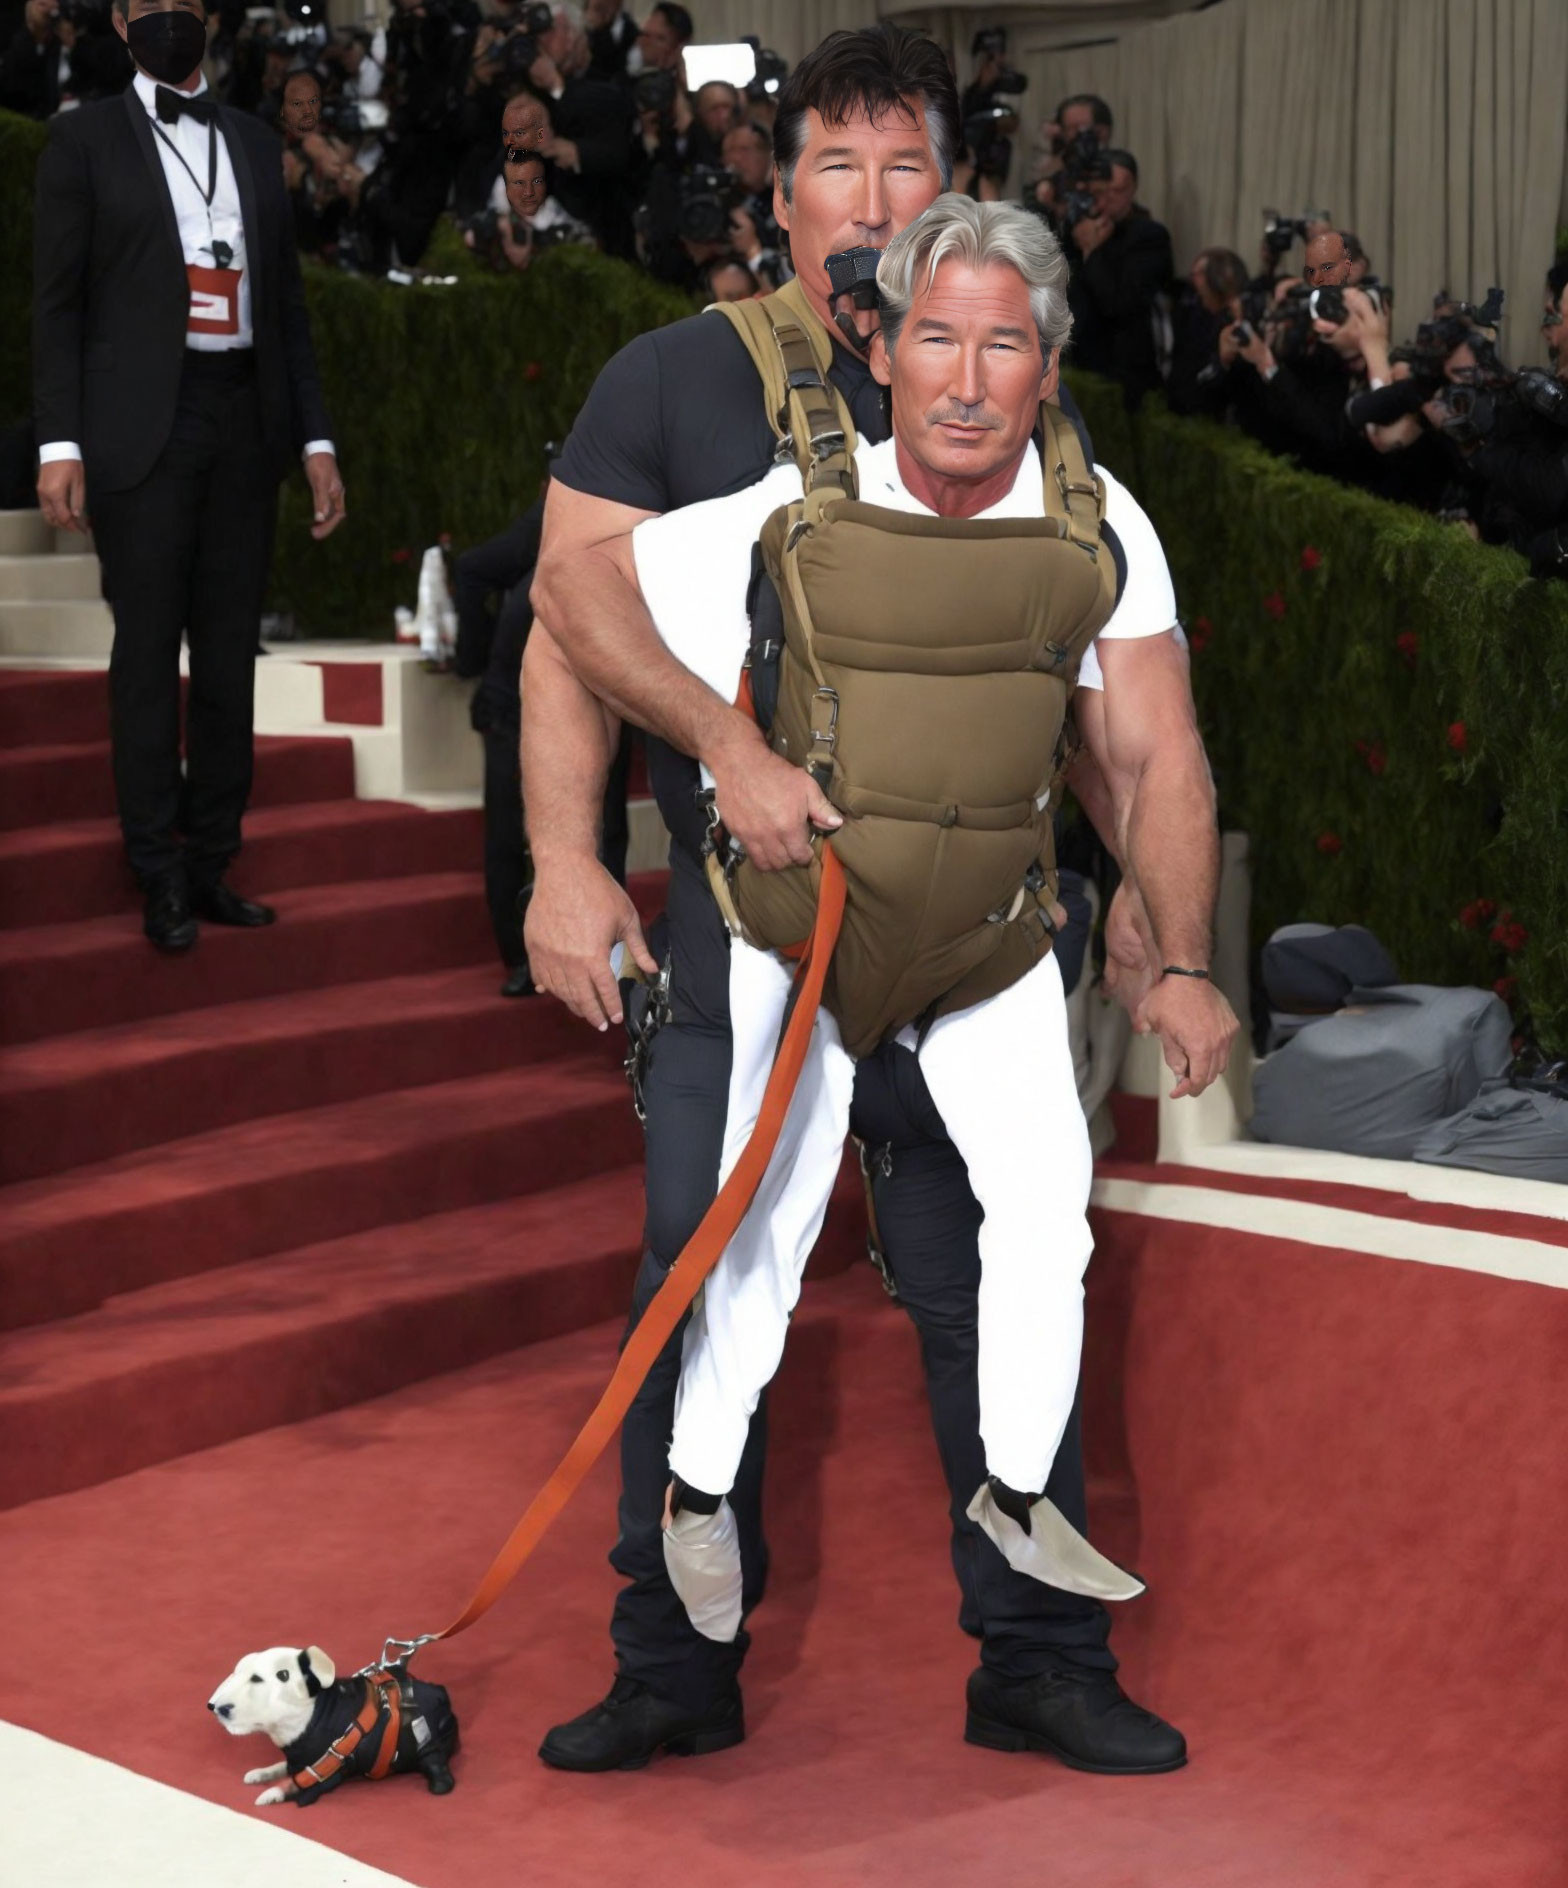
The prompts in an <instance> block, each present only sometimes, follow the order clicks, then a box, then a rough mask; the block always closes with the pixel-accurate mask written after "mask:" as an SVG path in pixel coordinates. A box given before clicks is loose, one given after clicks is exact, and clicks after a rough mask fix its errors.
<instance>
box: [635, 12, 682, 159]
mask: <svg viewBox="0 0 1568 1888" xmlns="http://www.w3.org/2000/svg"><path fill="white" fill-rule="evenodd" d="M692 32H693V27H692V20H691V15H690V14H689V13H688V12H687V11H686V9H685V7H683V6H677V5H675V4H674V3H673V0H660V4H659V5H657V6H656V7H654V8H652V10H651V11H650V12H649V14H648V17H647V19H646V20H644V22H643V27H642V31H641V32H640V33H639V34H638V35H637V47H636V56H635V64H636V67H637V70H636V74H635V76H634V77H633V79H632V85H631V92H632V102H633V104H634V105H635V106H636V109H637V125H638V135H639V138H640V139H641V142H642V148H643V156H644V158H645V159H646V160H647V162H648V163H650V164H654V165H661V166H667V167H669V168H672V169H679V168H680V165H681V161H682V149H681V141H682V140H683V139H684V138H685V137H686V134H687V133H688V132H689V131H690V130H691V127H692V122H693V121H692V110H691V100H690V99H689V98H688V97H687V96H686V76H685V67H684V66H683V65H682V63H681V61H682V59H683V57H684V55H685V52H686V48H687V47H688V46H689V45H690V44H691V38H692ZM628 69H629V68H628Z"/></svg>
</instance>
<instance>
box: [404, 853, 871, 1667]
mask: <svg viewBox="0 0 1568 1888" xmlns="http://www.w3.org/2000/svg"><path fill="white" fill-rule="evenodd" d="M843 919H844V868H843V866H842V865H840V864H839V861H838V858H837V856H836V854H835V853H834V851H833V848H832V846H831V845H824V846H823V848H822V882H821V885H820V887H819V889H818V893H817V916H816V923H815V925H814V927H813V929H812V933H811V937H810V939H809V941H808V943H807V945H806V948H805V951H804V953H803V954H802V957H801V960H800V965H799V968H798V969H797V970H796V973H795V985H794V992H793V997H794V1008H793V1009H792V1010H791V1011H790V1013H789V1018H788V1020H787V1022H786V1023H785V1025H784V1031H783V1035H782V1036H781V1038H780V1040H779V1047H778V1053H777V1054H776V1055H775V1056H774V1058H773V1067H772V1070H771V1071H770V1072H769V1075H768V1082H767V1087H766V1088H765V1089H764V1090H763V1095H762V1106H761V1108H760V1110H759V1112H758V1115H757V1125H756V1127H755V1128H753V1130H752V1133H751V1138H750V1139H749V1140H748V1141H747V1143H746V1145H745V1148H744V1149H743V1150H742V1153H741V1156H740V1159H739V1160H737V1161H736V1163H735V1165H734V1167H733V1168H732V1170H731V1172H730V1176H729V1178H728V1179H727V1180H726V1181H725V1182H724V1185H723V1186H722V1187H721V1188H720V1189H719V1193H718V1197H717V1198H716V1199H715V1200H714V1202H713V1204H712V1205H711V1206H710V1207H709V1208H708V1210H707V1212H706V1213H705V1214H704V1215H703V1218H702V1223H701V1225H699V1226H698V1228H697V1230H696V1231H695V1232H694V1233H693V1234H692V1236H691V1238H690V1240H689V1241H688V1242H687V1245H686V1249H685V1251H684V1252H682V1253H681V1255H680V1257H679V1258H678V1259H677V1260H676V1261H675V1263H674V1264H673V1265H672V1266H671V1267H670V1269H669V1272H668V1274H667V1275H666V1277H665V1280H664V1283H663V1284H662V1285H661V1286H660V1287H659V1289H658V1291H657V1292H656V1293H655V1294H654V1296H653V1299H652V1301H651V1303H650V1304H649V1306H648V1309H647V1310H646V1311H645V1312H644V1313H643V1315H642V1318H641V1321H640V1322H639V1323H638V1325H637V1328H636V1329H635V1330H634V1331H633V1332H632V1334H631V1336H630V1337H629V1338H628V1339H627V1340H626V1345H625V1348H624V1349H623V1350H622V1352H621V1355H620V1360H619V1362H618V1363H617V1364H616V1366H615V1373H614V1375H613V1376H612V1377H611V1378H610V1382H609V1386H608V1388H607V1389H606V1390H605V1392H604V1395H603V1396H601V1397H600V1399H599V1404H598V1407H597V1408H596V1409H595V1410H594V1412H593V1414H592V1415H591V1416H590V1417H589V1418H588V1420H587V1422H586V1423H584V1424H583V1426H582V1429H581V1430H580V1432H579V1433H578V1436H577V1440H576V1441H575V1442H574V1443H573V1444H572V1446H571V1448H570V1449H568V1450H567V1452H566V1454H565V1456H564V1457H563V1458H562V1461H561V1464H560V1466H559V1467H558V1468H557V1469H556V1471H555V1473H554V1474H553V1475H552V1476H551V1477H550V1479H549V1481H547V1482H546V1483H545V1485H544V1487H543V1488H541V1489H540V1491H539V1493H538V1494H537V1495H535V1497H534V1499H533V1501H532V1502H531V1503H530V1504H529V1507H528V1509H527V1511H526V1512H525V1513H524V1515H523V1518H522V1519H521V1520H520V1521H519V1522H518V1523H517V1526H516V1527H515V1528H513V1530H512V1533H511V1536H510V1538H509V1539H508V1540H507V1542H506V1545H505V1546H504V1547H503V1548H502V1549H501V1551H500V1553H499V1554H497V1555H496V1557H495V1559H494V1560H493V1561H492V1562H491V1564H490V1569H489V1571H488V1572H487V1573H486V1574H485V1577H484V1578H483V1579H482V1580H481V1581H480V1583H479V1587H478V1590H477V1591H476V1592H475V1594H474V1596H473V1598H472V1599H471V1600H470V1601H469V1602H468V1604H467V1605H466V1606H465V1607H464V1608H463V1610H462V1612H461V1613H459V1614H458V1616H457V1618H456V1619H455V1620H453V1622H452V1624H451V1625H450V1626H448V1627H446V1628H445V1630H444V1631H442V1632H438V1633H434V1634H432V1635H431V1637H432V1639H433V1640H434V1639H450V1638H452V1637H453V1636H454V1635H455V1634H456V1633H459V1632H463V1631H466V1630H467V1628H468V1627H469V1626H471V1625H473V1623H474V1621H475V1620H476V1619H480V1618H482V1617H483V1616H484V1614H485V1613H487V1612H488V1611H489V1610H490V1608H491V1607H492V1606H493V1605H494V1604H495V1603H496V1601H497V1600H498V1599H499V1598H500V1597H501V1595H502V1593H504V1592H505V1590H506V1588H507V1587H508V1586H509V1585H510V1584H511V1582H512V1581H513V1579H515V1577H516V1575H517V1573H518V1570H519V1569H520V1568H521V1567H522V1565H523V1563H524V1561H526V1560H527V1558H528V1556H529V1555H530V1554H531V1553H532V1552H533V1551H534V1549H535V1548H536V1547H537V1546H538V1545H539V1542H540V1541H541V1540H542V1539H543V1538H544V1535H545V1532H546V1530H547V1529H548V1528H549V1526H550V1523H551V1522H552V1521H553V1520H554V1519H555V1517H556V1516H557V1515H558V1514H559V1513H560V1512H561V1510H562V1509H563V1508H564V1507H565V1506H566V1504H567V1502H568V1501H569V1500H570V1499H571V1497H572V1495H573V1494H574V1493H575V1492H576V1490H577V1488H578V1487H579V1486H580V1485H581V1483H582V1481H583V1479H584V1477H585V1476H586V1475H587V1473H588V1471H589V1470H590V1469H591V1468H592V1467H593V1465H594V1463H595V1462H597V1461H598V1459H599V1457H600V1456H601V1455H602V1454H603V1453H604V1449H605V1445H606V1444H607V1443H608V1442H609V1440H610V1438H611V1437H612V1436H613V1435H614V1434H615V1432H616V1430H617V1429H618V1428H619V1427H620V1424H621V1420H622V1418H623V1417H624V1416H625V1414H626V1412H627V1410H628V1409H630V1408H631V1404H632V1399H633V1397H635V1396H636V1394H637V1392H638V1391H639V1390H640V1389H641V1388H642V1385H643V1380H644V1378H645V1377H646V1376H647V1374H648V1372H649V1371H650V1370H651V1369H652V1368H653V1365H654V1361H655V1359H656V1358H657V1357H658V1355H659V1353H660V1351H662V1350H663V1349H664V1346H665V1344H666V1343H667V1342H668V1341H669V1338H670V1336H671V1335H672V1333H673V1332H674V1330H675V1328H676V1326H677V1325H678V1324H679V1323H680V1321H681V1319H682V1318H683V1317H684V1316H685V1314H686V1311H687V1309H688V1307H689V1306H690V1304H691V1302H692V1300H693V1299H694V1298H695V1297H696V1296H697V1292H698V1289H699V1288H700V1286H701V1284H702V1281H703V1280H704V1279H705V1278H706V1277H707V1276H708V1274H709V1273H710V1272H711V1271H712V1270H713V1268H714V1266H715V1265H717V1264H718V1262H719V1259H720V1257H721V1255H722V1254H723V1251H724V1248H725V1247H726V1246H727V1245H728V1244H729V1242H730V1240H731V1239H732V1238H733V1237H734V1236H735V1232H736V1229H737V1228H738V1227H739V1225H740V1222H741V1221H742V1220H743V1219H744V1218H745V1216H746V1209H747V1208H748V1207H749V1206H750V1205H751V1202H752V1200H753V1199H754V1198H755V1197H756V1192H757V1188H758V1187H759V1186H760V1185H761V1184H762V1176H763V1175H764V1174H765V1173H766V1172H767V1168H768V1162H769V1161H770V1160H771V1159H772V1157H773V1150H774V1148H775V1147H776V1146H777V1145H778V1138H779V1134H780V1131H781V1130H782V1128H783V1126H784V1117H785V1115H786V1114H787V1113H788V1111H789V1104H790V1097H791V1096H792V1095H793V1094H794V1092H795V1085H796V1083H797V1082H798V1081H799V1080H800V1072H801V1069H802V1068H803V1067H804V1065H805V1060H806V1047H807V1044H808V1043H809V1042H810V1040H811V1030H812V1025H813V1024H814V1023H815V1022H816V1018H817V1011H818V1009H819V1008H820V1007H821V1003H822V986H823V982H824V980H825V978H826V977H827V972H828V964H829V962H830V961H831V960H832V956H833V947H834V945H835V944H836V943H837V942H838V934H839V927H840V925H841V924H842V923H843Z"/></svg>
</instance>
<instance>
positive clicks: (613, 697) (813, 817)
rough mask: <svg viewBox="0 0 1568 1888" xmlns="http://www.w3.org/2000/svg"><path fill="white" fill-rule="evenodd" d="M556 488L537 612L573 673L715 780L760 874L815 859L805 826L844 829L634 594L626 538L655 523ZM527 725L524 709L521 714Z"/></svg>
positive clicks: (537, 578)
mask: <svg viewBox="0 0 1568 1888" xmlns="http://www.w3.org/2000/svg"><path fill="white" fill-rule="evenodd" d="M651 515H652V514H651V513H649V512H646V511H638V510H636V509H635V508H634V507H632V506H629V505H620V504H616V503H614V502H613V501H612V500H609V499H603V498H594V497H590V496H589V495H588V494H587V493H585V492H579V491H574V490H573V489H572V488H571V487H570V486H567V485H561V484H559V483H552V485H551V487H550V496H549V499H548V501H547V503H546V505H545V520H544V549H543V552H542V553H541V556H540V559H539V567H538V569H537V571H536V572H535V574H534V584H533V593H532V594H533V602H534V610H535V613H536V614H537V615H538V616H539V617H542V618H543V620H544V621H545V622H547V623H548V624H549V625H550V628H551V633H552V636H553V639H554V642H555V644H556V646H557V648H558V649H559V651H560V653H561V656H562V657H563V659H564V661H565V662H566V664H567V666H568V667H569V668H570V669H571V671H572V673H573V674H574V675H575V676H576V677H577V678H578V679H579V681H581V682H582V683H583V684H585V685H586V687H587V688H588V689H590V690H591V691H592V693H593V694H595V695H597V696H598V698H599V700H600V701H601V702H604V703H605V704H607V705H608V706H609V707H610V708H611V709H613V710H614V712H615V713H616V714H617V715H619V716H620V717H621V719H622V720H625V721H631V722H634V723H635V724H636V725H637V726H638V727H642V728H647V729H649V730H651V731H652V732H653V733H655V734H658V735H662V736H663V738H664V739H665V740H667V741H668V742H669V743H670V745H671V746H672V747H675V748H678V749H679V750H680V751H681V752H682V753H683V754H690V755H692V756H694V757H695V758H696V759H698V760H700V761H702V762H703V763H704V764H705V765H706V766H707V768H708V770H709V771H710V772H711V773H712V775H713V779H714V786H715V795H716V799H717V802H718V807H719V812H720V814H721V816H722V817H723V820H724V823H725V825H726V826H727V827H728V828H729V831H730V833H731V834H732V835H733V837H734V838H736V839H737V840H739V842H740V843H741V845H742V846H743V847H744V848H745V849H746V851H747V853H748V854H749V855H750V857H751V858H752V860H753V862H754V863H755V864H756V865H758V866H759V867H761V868H762V870H764V871H776V870H778V869H779V868H780V867H782V866H786V865H791V864H793V865H807V864H809V863H810V861H811V856H812V853H811V840H810V828H811V826H812V825H813V824H815V825H817V826H820V827H824V828H829V829H831V828H832V827H835V826H838V825H839V824H840V823H841V821H840V817H839V815H838V814H837V813H836V812H835V811H834V810H833V808H832V806H831V805H830V804H829V803H828V801H827V800H826V799H825V798H824V797H823V795H822V793H821V792H820V790H819V789H818V787H817V785H816V783H815V781H813V780H812V778H811V776H810V775H809V774H808V773H807V772H806V771H805V769H804V768H801V767H794V766H791V765H790V764H789V763H788V762H787V761H784V760H781V759H779V757H778V756H776V755H775V754H774V753H773V752H772V751H771V749H770V748H769V747H768V745H767V743H766V742H765V741H764V740H763V738H762V735H761V733H760V731H759V730H758V728H757V726H756V723H755V722H753V721H752V720H751V719H750V718H749V717H748V716H746V715H744V714H742V713H740V711H739V710H738V709H735V708H733V707H731V706H730V704H729V703H728V702H726V701H724V700H723V699H722V698H721V697H720V696H719V695H717V694H715V693H714V691H713V690H712V689H711V688H709V687H708V685H707V684H706V683H705V682H702V681H700V680H699V679H698V678H697V677H696V676H695V675H693V674H692V672H691V670H690V669H688V668H686V667H685V665H684V664H683V663H681V662H679V661H677V660H676V658H675V657H674V656H672V655H671V654H670V652H669V650H668V649H667V648H666V647H665V645H664V643H663V642H662V641H661V639H660V637H659V633H658V630H657V629H656V628H655V627H654V624H653V620H652V618H651V617H650V616H649V614H648V610H647V606H646V605H645V604H644V602H643V599H642V595H641V592H640V591H639V590H638V588H637V571H636V562H635V559H634V557H633V554H632V542H631V534H632V531H633V530H634V529H635V527H636V526H637V525H638V524H639V523H641V521H642V520H643V519H644V518H646V517H649V516H651ZM525 728H526V710H525Z"/></svg>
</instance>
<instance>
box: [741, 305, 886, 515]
mask: <svg viewBox="0 0 1568 1888" xmlns="http://www.w3.org/2000/svg"><path fill="white" fill-rule="evenodd" d="M714 310H715V312H717V313H718V314H721V315H723V316H724V317H725V318H726V319H727V320H728V321H729V323H730V325H731V326H732V327H733V328H734V330H735V332H736V333H737V334H738V335H739V336H740V338H741V342H742V344H743V345H744V347H745V349H746V352H747V353H748V354H749V355H750V356H751V358H752V361H753V363H754V364H755V366H756V369H757V372H758V374H759V375H760V376H761V379H762V389H763V400H764V405H765V408H766V411H767V416H768V425H769V426H770V427H771V428H772V429H773V436H774V438H775V439H776V440H777V441H778V442H779V449H778V455H777V456H778V458H779V459H780V460H781V461H782V460H784V459H793V460H794V461H795V463H796V465H797V466H799V468H800V476H801V479H802V481H803V482H804V484H805V488H806V490H807V491H808V492H812V491H815V490H817V489H818V488H819V487H827V488H829V489H830V490H832V491H833V492H834V493H835V494H838V493H847V494H848V495H849V496H850V497H851V498H853V497H854V496H855V445H856V438H855V422H854V420H853V419H852V418H851V417H850V411H849V406H848V403H847V402H846V401H845V399H844V397H843V395H842V394H841V393H840V392H839V390H838V388H837V387H835V386H834V385H833V383H832V382H831V381H830V380H829V379H828V367H829V365H830V364H831V362H832V359H833V342H832V340H831V339H830V338H829V336H828V333H827V330H826V329H825V328H824V327H823V325H822V322H821V320H820V319H819V318H818V316H817V314H816V311H815V310H814V309H813V308H812V306H811V304H810V303H809V302H808V301H807V300H806V296H805V291H804V290H803V289H802V288H801V286H800V284H799V283H798V282H797V281H790V282H786V283H785V284H784V286H783V288H781V289H777V290H775V292H774V293H773V294H771V295H768V296H766V297H764V299H763V300H761V301H751V302H716V303H715V304H714Z"/></svg>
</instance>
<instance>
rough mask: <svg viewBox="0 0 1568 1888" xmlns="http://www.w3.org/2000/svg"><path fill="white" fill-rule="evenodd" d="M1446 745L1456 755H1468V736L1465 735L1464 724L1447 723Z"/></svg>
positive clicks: (1460, 722)
mask: <svg viewBox="0 0 1568 1888" xmlns="http://www.w3.org/2000/svg"><path fill="white" fill-rule="evenodd" d="M1448 745H1449V746H1450V747H1451V748H1452V749H1453V750H1454V752H1455V753H1456V754H1468V753H1469V751H1470V736H1469V735H1468V734H1467V733H1466V731H1465V724H1464V723H1463V722H1462V721H1450V722H1449V724H1448Z"/></svg>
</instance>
